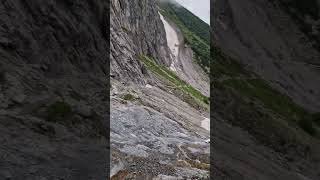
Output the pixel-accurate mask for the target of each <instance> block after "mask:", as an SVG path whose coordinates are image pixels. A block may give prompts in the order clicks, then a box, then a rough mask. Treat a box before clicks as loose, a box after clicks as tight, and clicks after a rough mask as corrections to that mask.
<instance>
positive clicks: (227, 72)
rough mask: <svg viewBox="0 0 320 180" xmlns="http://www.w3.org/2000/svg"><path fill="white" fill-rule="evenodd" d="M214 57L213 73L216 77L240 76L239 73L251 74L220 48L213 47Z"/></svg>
mask: <svg viewBox="0 0 320 180" xmlns="http://www.w3.org/2000/svg"><path fill="white" fill-rule="evenodd" d="M212 59H213V63H212V66H213V69H212V71H213V75H214V76H216V77H221V76H223V75H224V76H230V77H239V75H249V74H250V73H249V72H248V71H246V70H245V69H244V68H243V67H242V65H241V64H240V63H238V62H237V61H235V60H234V59H232V58H231V57H230V56H227V55H226V54H225V53H223V52H222V51H221V50H220V49H219V48H217V47H213V48H212Z"/></svg>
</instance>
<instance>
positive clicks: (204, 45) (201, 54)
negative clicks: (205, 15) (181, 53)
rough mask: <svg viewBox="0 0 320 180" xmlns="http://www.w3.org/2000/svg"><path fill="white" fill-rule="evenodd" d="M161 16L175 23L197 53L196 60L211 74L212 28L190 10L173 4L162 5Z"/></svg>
mask: <svg viewBox="0 0 320 180" xmlns="http://www.w3.org/2000/svg"><path fill="white" fill-rule="evenodd" d="M160 7H161V14H162V15H163V16H165V17H167V18H169V19H170V20H171V21H173V22H174V23H175V24H176V25H177V26H178V27H179V29H180V30H181V31H182V34H183V36H184V39H185V41H186V43H187V44H189V45H190V46H191V48H192V50H193V51H194V53H195V60H196V62H198V64H199V65H200V66H201V67H202V68H203V70H204V71H205V72H207V73H209V71H210V70H209V69H210V68H209V67H210V46H209V44H210V26H209V25H207V24H206V23H204V22H203V21H202V20H200V19H199V18H198V17H196V16H194V15H193V14H192V13H190V12H189V11H188V10H186V9H185V8H182V7H177V6H175V5H173V4H171V3H160Z"/></svg>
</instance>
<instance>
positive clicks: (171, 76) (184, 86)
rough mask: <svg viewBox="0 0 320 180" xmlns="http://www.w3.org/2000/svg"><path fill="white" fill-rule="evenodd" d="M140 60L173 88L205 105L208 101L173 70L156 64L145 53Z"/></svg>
mask: <svg viewBox="0 0 320 180" xmlns="http://www.w3.org/2000/svg"><path fill="white" fill-rule="evenodd" d="M140 60H141V61H142V62H143V64H144V65H145V66H146V67H147V68H148V69H149V70H150V71H151V72H152V73H154V74H156V75H157V76H158V77H161V78H163V79H164V80H166V81H168V82H169V83H170V85H171V86H173V88H174V89H179V90H180V91H182V92H183V93H184V94H187V95H189V96H191V97H192V98H193V99H194V100H196V101H197V102H199V101H200V103H204V104H207V105H208V104H209V103H210V100H209V98H208V97H206V96H204V95H203V94H201V93H200V92H199V91H198V90H196V89H195V88H193V87H192V86H191V85H189V84H188V83H186V82H184V81H183V80H181V79H180V78H179V77H178V76H177V75H176V74H175V73H174V72H173V71H171V70H169V69H168V68H167V67H165V66H162V65H158V64H157V63H156V62H155V61H154V60H153V59H152V58H150V57H148V56H145V55H141V56H140Z"/></svg>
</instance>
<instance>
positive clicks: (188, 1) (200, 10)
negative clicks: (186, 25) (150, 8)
mask: <svg viewBox="0 0 320 180" xmlns="http://www.w3.org/2000/svg"><path fill="white" fill-rule="evenodd" d="M176 1H177V2H178V3H179V4H181V5H182V6H184V7H185V8H187V9H188V10H189V11H191V12H192V13H193V14H195V15H197V16H198V17H199V18H200V19H202V20H203V21H204V22H206V23H207V24H210V0H176Z"/></svg>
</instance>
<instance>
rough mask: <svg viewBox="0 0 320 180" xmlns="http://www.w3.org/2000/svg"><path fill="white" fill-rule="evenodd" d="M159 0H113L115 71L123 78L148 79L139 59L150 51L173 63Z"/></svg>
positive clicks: (155, 56) (112, 53)
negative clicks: (157, 0)
mask: <svg viewBox="0 0 320 180" xmlns="http://www.w3.org/2000/svg"><path fill="white" fill-rule="evenodd" d="M159 17H160V16H159V14H158V8H157V6H156V2H155V1H147V0H143V1H125V0H112V1H111V18H110V24H111V26H110V33H111V34H110V37H111V44H110V45H111V56H110V57H111V59H110V61H111V74H112V76H115V77H116V79H118V80H121V81H123V82H126V81H131V80H132V81H135V82H140V83H145V77H146V75H145V74H144V73H146V72H145V71H143V67H142V66H141V63H140V62H139V61H137V59H138V58H139V56H141V55H149V56H152V57H154V58H155V59H156V61H157V62H158V63H159V64H163V65H166V66H168V65H170V63H171V59H170V52H169V49H168V46H167V41H166V38H165V37H166V36H165V32H164V30H163V24H162V22H161V20H160V18H159Z"/></svg>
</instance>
